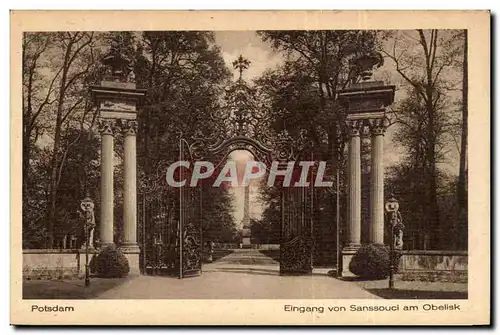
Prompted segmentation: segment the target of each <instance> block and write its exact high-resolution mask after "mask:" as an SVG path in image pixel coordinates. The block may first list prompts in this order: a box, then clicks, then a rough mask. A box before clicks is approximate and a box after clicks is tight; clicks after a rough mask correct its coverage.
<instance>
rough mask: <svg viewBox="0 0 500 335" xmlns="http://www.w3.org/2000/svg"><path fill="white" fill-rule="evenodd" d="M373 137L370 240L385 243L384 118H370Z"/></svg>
mask: <svg viewBox="0 0 500 335" xmlns="http://www.w3.org/2000/svg"><path fill="white" fill-rule="evenodd" d="M370 130H371V139H372V142H371V143H372V156H371V178H370V180H371V181H370V184H371V185H370V217H371V221H372V222H371V227H370V242H372V243H381V244H383V243H384V164H383V156H384V132H385V124H384V119H372V120H370Z"/></svg>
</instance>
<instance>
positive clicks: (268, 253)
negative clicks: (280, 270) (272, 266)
mask: <svg viewBox="0 0 500 335" xmlns="http://www.w3.org/2000/svg"><path fill="white" fill-rule="evenodd" d="M259 252H260V253H261V254H264V255H266V256H267V257H271V258H272V259H274V260H275V261H276V262H279V261H280V250H279V249H278V250H259Z"/></svg>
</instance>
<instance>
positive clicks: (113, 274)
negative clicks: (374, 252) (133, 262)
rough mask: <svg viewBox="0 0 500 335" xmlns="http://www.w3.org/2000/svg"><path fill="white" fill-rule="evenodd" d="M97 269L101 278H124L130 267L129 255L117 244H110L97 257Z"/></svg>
mask: <svg viewBox="0 0 500 335" xmlns="http://www.w3.org/2000/svg"><path fill="white" fill-rule="evenodd" d="M95 270H96V272H97V276H98V277H101V278H123V277H126V276H127V275H128V273H129V271H130V267H129V264H128V260H127V257H125V255H124V254H123V253H122V252H121V251H120V250H119V249H118V248H117V247H116V246H108V247H106V248H104V249H103V250H101V251H100V252H99V254H98V255H97V257H96V258H95Z"/></svg>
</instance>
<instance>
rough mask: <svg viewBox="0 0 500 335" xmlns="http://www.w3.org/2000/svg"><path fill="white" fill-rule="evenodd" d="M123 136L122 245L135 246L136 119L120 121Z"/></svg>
mask: <svg viewBox="0 0 500 335" xmlns="http://www.w3.org/2000/svg"><path fill="white" fill-rule="evenodd" d="M122 131H123V137H124V168H123V185H124V188H123V231H124V239H123V244H122V246H124V247H127V248H130V247H133V248H137V173H136V166H137V163H136V161H137V159H136V136H135V135H136V133H137V121H134V120H124V121H122Z"/></svg>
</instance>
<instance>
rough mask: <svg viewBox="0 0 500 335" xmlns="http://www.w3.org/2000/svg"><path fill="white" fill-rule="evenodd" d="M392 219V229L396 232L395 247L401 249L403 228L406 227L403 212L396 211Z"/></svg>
mask: <svg viewBox="0 0 500 335" xmlns="http://www.w3.org/2000/svg"><path fill="white" fill-rule="evenodd" d="M392 220H393V222H392V229H393V232H394V241H393V243H394V249H397V250H401V249H403V230H404V228H405V226H404V224H403V218H402V217H401V213H400V212H399V211H396V212H394V213H393V218H392Z"/></svg>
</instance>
